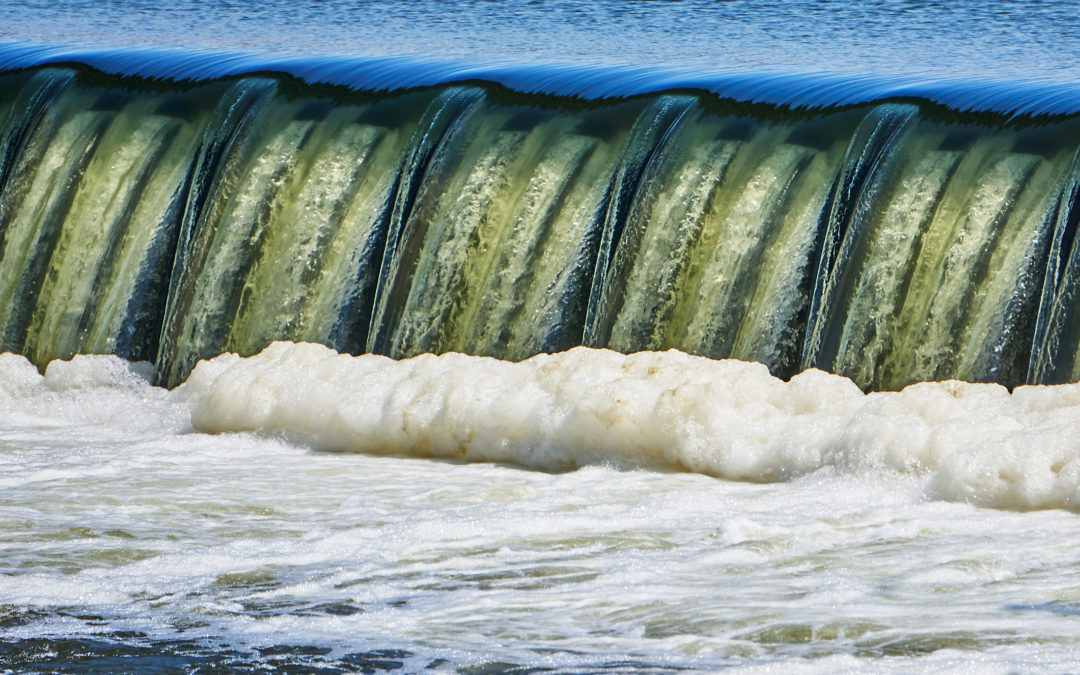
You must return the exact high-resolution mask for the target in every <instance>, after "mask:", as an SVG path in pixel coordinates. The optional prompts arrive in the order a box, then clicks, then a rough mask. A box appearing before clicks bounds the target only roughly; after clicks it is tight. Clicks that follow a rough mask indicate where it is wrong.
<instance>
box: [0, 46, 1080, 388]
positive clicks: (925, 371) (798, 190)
mask: <svg viewBox="0 0 1080 675" xmlns="http://www.w3.org/2000/svg"><path fill="white" fill-rule="evenodd" d="M0 116H2V117H0V119H2V127H0V347H2V348H3V349H4V350H8V351H14V352H18V353H21V354H24V355H26V356H27V357H28V358H30V359H31V360H32V361H33V362H34V363H36V364H38V365H39V366H41V367H43V366H44V365H45V364H46V363H48V362H49V361H51V360H53V359H57V358H70V357H71V356H73V355H74V354H78V353H115V354H119V355H121V356H124V357H126V358H130V359H134V360H146V361H151V362H153V364H154V368H155V377H156V379H157V380H158V381H159V382H161V383H164V384H166V385H169V386H173V385H176V384H179V383H180V382H182V381H183V380H184V379H185V378H186V376H187V374H188V373H189V372H190V371H191V369H192V368H193V367H194V365H195V363H196V362H198V361H199V360H200V359H204V358H209V357H212V356H215V355H217V354H220V353H223V352H237V353H240V354H242V355H250V354H254V353H257V352H258V351H260V350H261V349H263V348H264V347H265V346H266V345H268V344H269V343H270V342H272V341H275V340H290V341H306V342H318V343H322V344H325V345H327V346H330V347H332V348H334V349H336V350H338V351H341V352H348V353H354V354H355V353H363V352H374V353H380V354H386V355H389V356H392V357H394V358H404V357H409V356H413V355H416V354H420V353H425V352H436V353H442V352H451V351H455V352H464V353H469V354H476V355H484V356H492V357H497V358H501V359H509V360H521V359H524V358H526V357H528V356H531V355H533V354H537V353H543V352H554V351H562V350H565V349H568V348H570V347H573V346H576V345H581V344H584V345H589V346H593V347H607V348H611V349H614V350H617V351H621V352H628V353H629V352H634V351H640V350H664V349H678V350H681V351H684V352H688V353H692V354H698V355H704V356H708V357H712V358H737V359H741V360H746V361H758V362H762V363H765V364H766V365H767V366H769V368H770V369H771V370H772V371H773V372H774V373H776V374H778V375H781V376H784V377H789V376H791V375H794V374H795V373H797V372H799V371H801V370H804V369H806V368H810V367H816V368H822V369H825V370H828V371H832V372H836V373H839V374H842V375H845V376H847V377H850V378H852V379H853V380H854V381H855V382H856V383H857V384H858V385H859V386H861V387H863V388H864V389H897V388H901V387H903V386H905V385H907V384H910V383H912V382H918V381H923V380H934V379H946V378H959V379H965V380H971V381H993V382H1000V383H1002V384H1006V385H1009V386H1014V385H1018V384H1021V383H1025V382H1031V383H1041V382H1063V381H1075V380H1077V379H1080V358H1078V355H1080V354H1078V353H1080V312H1078V311H1077V310H1076V305H1077V296H1078V290H1077V289H1078V288H1080V281H1078V280H1080V271H1078V270H1080V262H1078V256H1080V252H1078V249H1080V245H1078V244H1077V237H1076V228H1077V222H1078V219H1080V215H1078V213H1080V209H1078V205H1080V196H1078V195H1080V187H1078V186H1080V154H1078V150H1077V147H1078V145H1080V129H1078V127H1077V122H1076V119H1074V118H1073V117H1069V116H1058V117H1024V116H1015V117H1008V116H1005V115H996V114H991V113H982V114H978V113H962V112H954V111H950V110H947V109H945V108H943V107H941V106H939V105H934V104H931V103H928V102H920V101H904V102H890V101H882V102H878V103H872V104H863V105H858V106H849V107H824V108H820V109H814V110H795V109H789V108H784V107H776V106H768V105H764V104H759V105H754V106H747V105H742V104H738V103H735V102H733V101H730V100H727V99H723V98H720V97H717V96H715V95H712V94H707V93H703V92H697V93H694V92H672V93H658V94H653V95H641V96H634V97H628V98H617V97H616V98H610V99H604V100H596V101H585V100H580V99H574V98H564V97H556V96H542V95H524V94H518V93H515V92H513V91H509V90H506V89H504V88H500V87H494V86H486V85H483V84H457V85H444V86H438V87H428V88H413V89H409V88H405V89H400V90H393V91H386V92H356V91H351V90H349V89H346V88H343V87H316V86H312V85H306V84H303V83H300V82H298V81H296V80H291V79H287V78H279V77H275V76H270V75H260V76H246V77H234V78H231V79H221V80H209V81H202V82H189V83H186V84H167V83H161V82H153V81H148V80H141V79H138V78H134V77H128V78H115V77H112V78H107V77H104V76H101V75H100V74H96V73H94V72H93V71H90V70H85V69H69V68H65V67H60V66H54V67H49V68H41V69H31V70H25V71H20V72H13V73H9V74H6V75H3V76H0Z"/></svg>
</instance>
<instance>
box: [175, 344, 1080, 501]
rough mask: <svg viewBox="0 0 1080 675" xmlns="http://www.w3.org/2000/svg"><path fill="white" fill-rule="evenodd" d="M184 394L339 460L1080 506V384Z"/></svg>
mask: <svg viewBox="0 0 1080 675" xmlns="http://www.w3.org/2000/svg"><path fill="white" fill-rule="evenodd" d="M176 396H177V397H179V398H180V399H182V400H184V401H186V402H187V403H188V404H189V405H190V407H191V414H192V423H193V425H194V426H195V428H196V429H197V430H199V431H203V432H209V433H217V432H230V431H256V432H261V433H268V434H281V435H285V436H286V437H288V438H291V439H294V440H298V441H301V442H305V443H309V444H311V445H312V446H314V447H317V448H320V449H325V450H335V451H345V452H366V453H376V454H402V455H413V456H424V457H437V458H448V459H458V460H464V461H487V462H508V463H513V464H517V465H522V466H526V467H531V468H537V469H543V470H556V471H557V470H564V469H569V468H574V467H579V466H583V465H589V464H601V463H611V464H617V465H624V466H641V467H651V468H661V469H676V470H685V471H694V472H699V473H704V474H708V475H711V476H718V477H723V478H729V479H735V480H750V481H777V480H785V479H789V478H793V477H798V476H802V475H805V474H807V473H810V472H813V471H816V470H819V469H822V468H825V467H835V468H837V469H839V470H842V471H849V472H856V473H858V472H881V471H895V472H903V473H917V474H920V475H925V476H926V477H927V478H928V479H929V482H928V486H929V487H928V490H929V494H930V495H931V496H933V497H936V498H940V499H946V500H956V501H967V502H971V503H975V504H979V505H983V506H994V507H1001V508H1054V507H1073V506H1074V505H1076V504H1077V503H1078V502H1080V494H1078V490H1080V439H1078V438H1077V436H1076V434H1075V429H1076V428H1077V424H1078V423H1080V385H1065V386H1057V387H1021V388H1019V389H1017V390H1016V391H1015V392H1013V393H1011V394H1010V393H1009V392H1008V391H1007V390H1006V389H1005V388H1004V387H1000V386H998V385H991V384H967V383H962V382H955V381H950V382H938V383H923V384H919V385H914V386H911V387H908V388H907V389H905V390H903V391H901V392H892V393H888V392H886V393H872V394H863V393H862V392H861V391H860V390H859V389H858V387H856V386H855V385H854V384H853V383H852V382H851V381H850V380H847V379H845V378H842V377H840V376H836V375H829V374H827V373H823V372H821V371H815V370H811V371H807V372H804V373H802V374H800V375H798V376H796V377H794V378H792V379H791V381H789V382H784V381H782V380H780V379H777V378H774V377H772V376H771V375H769V373H768V371H767V369H766V368H765V367H764V366H762V365H759V364H752V363H744V362H739V361H730V360H727V361H714V360H710V359H705V358H701V357H694V356H689V355H687V354H683V353H680V352H676V351H669V352H642V353H638V354H632V355H622V354H618V353H615V352H610V351H606V350H594V349H587V348H576V349H572V350H570V351H567V352H563V353H560V354H551V355H541V356H536V357H533V358H531V359H528V360H526V361H523V362H520V363H510V362H505V361H498V360H495V359H490V358H483V357H471V356H465V355H461V354H444V355H441V356H434V355H424V356H419V357H416V358H412V359H407V360H402V361H394V360H391V359H389V358H386V357H381V356H373V355H365V356H358V357H353V356H347V355H341V354H337V353H336V352H333V351H332V350H330V349H327V348H325V347H322V346H318V345H312V344H292V343H275V344H274V345H271V346H270V347H268V348H267V349H266V350H265V351H263V352H262V353H261V354H259V355H257V356H253V357H250V358H245V359H242V358H239V357H237V356H235V355H224V356H220V357H218V358H215V359H212V360H210V361H206V362H202V363H200V364H199V366H198V367H197V368H196V369H195V371H194V373H193V374H192V376H191V377H190V378H189V380H188V382H187V383H186V384H185V385H184V386H183V387H181V389H180V390H178V391H177V393H176Z"/></svg>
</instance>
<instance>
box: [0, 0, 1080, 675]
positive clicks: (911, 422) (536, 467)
mask: <svg viewBox="0 0 1080 675" xmlns="http://www.w3.org/2000/svg"><path fill="white" fill-rule="evenodd" d="M1076 10H1077V6H1076V4H1075V3H1071V2H1070V3H1052V2H1033V3H1024V4H1022V5H1021V4H1019V3H1010V2H992V3H941V4H933V3H931V4H924V3H917V2H899V1H894V2H878V3H812V2H803V3H764V4H761V3H748V2H740V1H738V0H736V1H734V2H727V3H715V4H713V3H702V2H674V3H653V2H648V3H646V2H640V3H638V2H635V3H614V2H598V3H588V4H584V3H582V4H579V3H570V2H551V3H524V2H513V3H482V2H469V3H452V4H451V3H442V2H421V3H377V2H376V3H344V2H330V3H315V2H312V3H283V2H282V3H261V4H260V5H259V6H257V7H256V6H252V5H250V4H249V3H240V2H235V3H232V2H230V3H217V4H215V5H213V6H212V7H207V6H206V5H204V4H203V3H199V2H196V1H194V0H185V1H180V2H173V3H169V5H168V7H161V6H159V5H158V3H151V2H132V3H120V2H103V3H98V2H89V1H88V2H70V3H63V4H56V3H45V2H31V1H28V0H19V1H16V2H10V3H6V4H5V7H4V17H3V19H4V20H3V25H2V26H0V40H2V41H4V44H3V45H0V55H3V54H7V55H8V57H10V58H12V59H14V58H16V56H17V57H18V58H22V59H28V60H29V61H28V62H32V63H33V64H37V63H42V62H46V61H49V60H51V61H65V60H82V61H84V62H89V63H94V64H97V65H99V66H100V67H103V68H104V69H106V70H108V69H109V68H114V69H115V71H116V72H125V73H128V72H146V73H148V74H151V75H153V74H155V72H156V73H157V74H163V73H166V72H167V73H172V74H174V75H175V76H177V77H203V76H205V77H210V76H214V75H218V74H224V73H226V71H228V69H229V68H232V67H235V68H236V69H237V72H240V71H252V70H258V69H260V68H262V67H264V66H266V65H267V64H274V63H281V64H286V65H287V64H292V65H288V67H286V66H282V68H283V69H284V70H289V68H292V69H293V70H294V71H296V72H308V73H314V74H315V75H313V79H318V77H316V76H317V75H318V74H319V73H321V74H322V75H325V76H326V77H329V78H330V79H335V78H336V79H337V80H340V81H342V82H345V83H359V84H360V85H363V84H364V83H371V82H375V81H380V80H378V77H377V76H374V75H371V74H370V73H369V72H359V73H354V72H353V70H354V69H355V68H356V67H358V65H357V64H360V63H367V61H364V59H369V58H370V59H376V61H377V63H378V64H381V67H383V68H384V70H382V71H380V72H382V73H383V74H384V76H385V77H384V81H385V82H390V83H392V84H393V83H396V84H394V86H406V85H408V86H411V85H421V84H426V83H430V82H429V81H428V80H426V79H424V78H429V79H430V81H431V82H435V81H440V82H441V81H447V80H453V79H462V78H464V77H466V76H468V75H470V74H472V75H477V74H481V75H483V74H485V73H487V74H490V75H491V78H490V79H495V80H499V81H502V82H504V83H507V84H509V85H514V86H517V87H518V88H521V89H529V88H530V86H531V85H530V82H533V83H534V84H535V86H536V88H537V90H544V91H555V92H571V93H573V92H576V93H582V92H584V93H585V94H586V95H589V94H590V92H591V94H592V95H608V94H612V93H616V94H620V95H621V94H630V93H634V92H635V91H640V90H646V89H649V90H660V89H664V88H669V87H670V86H673V85H674V84H678V83H695V84H697V85H701V86H705V87H706V88H713V89H715V90H717V91H718V92H720V93H721V94H725V93H726V94H732V93H733V92H734V93H736V94H737V93H738V92H739V91H744V92H749V93H748V94H747V97H748V98H755V97H757V98H760V99H762V100H777V101H788V102H793V103H794V104H796V105H816V104H824V103H830V104H832V103H839V102H843V101H844V100H847V98H848V97H854V98H855V99H860V100H865V99H868V98H869V99H872V98H875V97H881V96H883V95H886V94H903V93H911V92H916V93H918V92H923V93H925V94H926V95H927V96H928V97H931V98H935V100H938V101H940V102H944V103H946V104H954V105H956V106H957V107H975V108H979V107H980V106H981V107H984V108H988V109H995V110H1005V111H1008V110H1019V109H1024V107H1025V106H1029V107H1030V106H1034V107H1035V109H1036V110H1042V111H1059V112H1060V111H1061V110H1068V111H1075V110H1078V109H1080V107H1077V106H1076V105H1075V101H1076V100H1077V97H1076V96H1075V95H1074V93H1073V89H1074V88H1075V86H1076V83H1078V82H1080V66H1077V65H1076V61H1075V58H1073V57H1074V54H1075V51H1076V47H1077V46H1080V12H1077V11H1076ZM4 50H7V51H4ZM110 50H121V51H120V52H115V51H110ZM140 50H143V51H140ZM117 53H120V57H117V56H116V54H117ZM147 54H167V55H168V57H167V58H165V57H162V60H161V61H159V62H153V63H150V65H146V64H147V60H146V59H147ZM13 55H14V56H13ZM299 57H303V58H312V59H315V63H316V65H315V66H312V65H311V63H309V62H305V63H304V64H301V65H297V64H298V63H299V62H298V61H296V59H297V58H299ZM290 59H292V60H291V61H290ZM399 59H404V61H397V60H399ZM151 61H152V59H151ZM400 62H404V63H406V66H402V67H400V68H398V66H395V65H394V64H397V63H400ZM19 63H22V62H19ZM19 63H16V62H14V61H12V62H10V63H8V64H7V65H8V66H11V67H14V66H15V65H19ZM155 63H156V64H157V65H154V64H155ZM12 64H14V65H12ZM162 64H164V65H162ZM335 64H337V65H335ZM342 64H344V65H342ZM0 65H5V64H3V63H0ZM24 65H25V64H24ZM141 68H142V69H146V70H144V71H140V69H141ZM154 68H159V69H162V70H160V71H155V70H154ZM395 68H397V69H396V70H395ZM170 69H172V70H170ZM200 69H202V70H200ZM346 71H348V72H346ZM385 73H390V74H389V75H386V74H385ZM331 75H333V77H331ZM736 76H737V77H736ZM380 77H381V76H380ZM410 78H411V79H410ZM530 78H532V79H530ZM582 82H585V84H581V83H582ZM598 83H599V84H598ZM826 85H827V86H826ZM739 87H743V88H741V89H740V88H739ZM1033 101H1034V103H1032V102H1033ZM1040 106H1042V107H1040ZM275 349H276V351H272V352H270V353H269V354H268V355H265V356H264V357H262V359H261V360H259V359H256V360H253V361H246V362H245V361H239V360H236V359H230V358H224V359H220V360H217V361H214V362H211V363H210V364H205V363H204V364H203V365H201V366H199V368H198V369H197V370H196V372H195V374H194V375H193V376H192V378H191V379H190V380H189V382H188V383H187V384H186V385H184V386H182V387H180V388H178V389H175V390H173V391H168V390H165V389H163V388H158V387H153V386H151V385H150V384H149V383H148V382H147V379H146V373H147V369H146V368H145V367H143V366H142V365H130V364H127V363H125V362H123V361H121V360H119V359H116V358H114V357H78V358H77V359H76V360H75V361H74V362H72V363H64V362H56V363H55V364H54V365H53V366H51V367H50V369H49V370H48V371H47V372H46V374H45V376H44V377H43V376H41V375H39V374H38V373H37V371H36V370H35V369H34V367H33V366H31V365H30V364H29V363H28V362H26V361H25V360H23V359H22V358H21V357H14V356H3V357H0V672H4V671H6V670H11V671H13V672H22V671H35V672H37V671H43V672H102V673H105V672H177V671H179V672H221V671H238V672H271V671H272V672H298V673H299V672H304V673H310V672H315V673H322V672H325V673H339V672H381V671H398V672H445V673H453V672H464V673H504V672H505V673H525V672H580V673H592V672H626V673H638V672H657V673H659V672H676V671H684V670H690V671H705V672H711V671H717V670H721V669H727V668H733V669H740V670H745V671H749V672H785V673H786V672H838V671H841V672H845V671H851V672H882V671H891V672H921V671H930V670H932V671H935V672H937V671H942V672H1016V671H1031V670H1042V671H1055V672H1063V671H1069V670H1075V669H1076V660H1075V657H1074V648H1075V645H1076V644H1077V640H1078V639H1080V582H1078V581H1077V579H1078V578H1080V577H1076V576H1073V575H1074V574H1076V572H1077V571H1078V567H1080V557H1078V556H1077V553H1076V550H1077V547H1076V542H1077V541H1078V540H1080V520H1078V519H1077V517H1076V514H1075V509H1076V504H1077V499H1078V498H1080V444H1078V442H1077V440H1076V434H1075V430H1076V429H1077V428H1078V427H1077V425H1078V424H1080V393H1078V391H1080V390H1078V389H1077V388H1076V386H1074V385H1065V386H1062V387H1057V388H1038V387H1032V388H1020V389H1018V390H1017V391H1016V392H1015V393H1013V394H1010V393H1009V392H1007V391H1006V390H1005V389H1004V388H1001V387H997V386H993V385H984V386H980V387H965V386H963V385H959V384H955V383H954V384H946V385H937V384H931V385H921V386H920V387H917V388H915V389H908V390H906V391H905V392H903V393H901V394H871V395H869V396H864V395H863V394H862V393H861V392H859V391H858V389H857V388H856V387H854V385H852V384H851V383H850V382H848V381H846V380H843V379H842V378H838V377H834V376H825V375H823V374H820V373H810V374H808V375H805V376H801V377H797V378H796V379H795V380H793V381H792V383H791V384H785V383H783V382H781V381H780V380H775V379H773V378H770V377H769V376H768V375H767V373H766V372H764V369H763V367H754V366H747V365H745V364H732V363H728V364H726V365H725V364H719V365H718V364H716V363H715V362H706V361H704V360H694V359H691V358H690V357H684V356H681V355H676V354H669V355H663V354H661V355H647V356H645V357H643V359H639V360H638V361H636V362H630V361H625V360H622V357H617V356H615V355H613V354H611V353H608V352H588V351H584V350H577V351H575V352H572V353H570V354H569V355H563V356H561V357H552V358H550V359H548V360H543V359H541V360H539V361H536V360H534V361H530V362H527V364H526V365H523V366H520V367H514V366H510V365H508V364H505V363H500V362H495V361H493V360H490V359H470V358H466V357H451V358H450V359H442V360H436V359H432V358H429V357H421V358H420V359H418V360H411V361H406V362H402V363H401V364H400V365H392V364H391V363H389V362H387V361H385V360H379V359H378V358H377V357H359V358H357V359H353V358H351V357H336V356H334V355H333V354H329V353H327V352H326V351H325V350H322V349H321V348H303V349H297V350H293V351H290V350H289V349H288V348H286V347H283V346H279V347H276V348H275ZM373 359H374V360H373ZM515 368H517V369H515Z"/></svg>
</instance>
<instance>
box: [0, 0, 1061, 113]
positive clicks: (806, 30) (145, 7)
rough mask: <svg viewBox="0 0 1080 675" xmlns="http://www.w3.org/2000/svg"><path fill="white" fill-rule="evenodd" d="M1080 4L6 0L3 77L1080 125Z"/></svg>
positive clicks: (0, 52)
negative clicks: (203, 81)
mask: <svg viewBox="0 0 1080 675" xmlns="http://www.w3.org/2000/svg"><path fill="white" fill-rule="evenodd" d="M1078 10H1080V3H1077V2H1010V1H1006V0H1001V1H998V2H948V3H935V2H905V1H900V0H890V1H885V2H822V1H818V2H814V1H810V0H802V1H797V2H776V1H773V2H760V3H758V2H750V1H748V0H731V1H729V2H705V1H704V0H686V1H683V2H678V1H676V2H587V3H586V2H582V3H575V2H527V1H525V0H515V1H511V2H486V1H481V0H467V1H464V2H437V1H434V0H432V1H428V2H400V3H398V2H345V1H344V0H335V1H330V2H285V1H276V2H275V1H271V2H260V3H241V2H220V3H206V2H199V1H198V0H179V1H178V2H171V3H158V2H148V1H135V2H119V1H106V2H94V1H90V0H81V1H79V0H77V1H73V2H62V3H54V2H32V1H19V0H16V1H14V2H7V3H5V7H4V17H3V19H4V20H3V25H2V26H0V66H2V67H7V68H17V67H27V66H31V65H38V64H41V63H48V62H62V61H77V62H82V63H87V64H90V65H93V66H95V67H98V68H100V69H102V70H105V71H108V72H114V73H125V74H141V75H146V76H152V77H162V78H172V79H189V78H210V77H218V76H224V75H230V74H236V73H242V72H251V71H256V70H276V71H282V72H287V73H291V74H294V75H297V76H300V77H303V78H304V79H307V80H309V81H312V82H332V83H338V84H346V85H350V86H354V87H358V88H363V89H395V88H400V87H410V86H426V85H432V84H438V83H444V82H448V81H455V80H467V79H479V80H487V81H494V82H499V83H502V84H505V85H507V86H509V87H511V88H514V89H517V90H521V91H528V92H544V93H553V94H562V95H575V96H582V97H586V98H599V97H611V96H625V95H632V94H636V93H642V92H647V91H658V90H664V89H675V88H697V89H705V90H709V91H712V92H715V93H717V94H719V95H721V96H725V97H731V98H734V99H737V100H743V101H758V102H767V103H775V104H790V105H794V106H809V107H815V106H825V105H843V104H852V103H857V102H862V101H867V100H878V99H884V98H897V97H915V98H925V99H929V100H932V101H936V102H939V103H943V104H945V105H948V106H950V107H953V108H958V109H975V110H991V111H999V112H1006V113H1028V114H1060V113H1072V112H1077V111H1080V63H1078V62H1077V60H1076V58H1075V53H1076V47H1077V46H1078V45H1080V11H1078Z"/></svg>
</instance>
